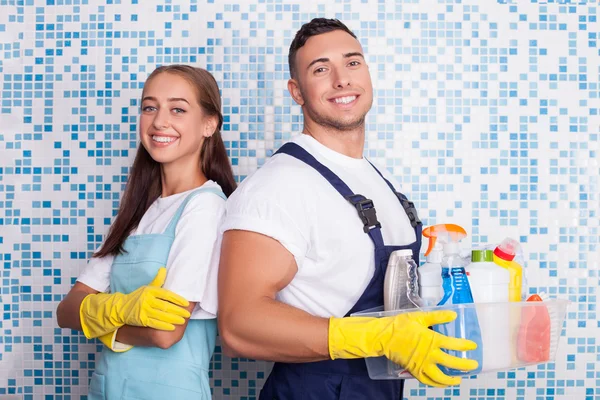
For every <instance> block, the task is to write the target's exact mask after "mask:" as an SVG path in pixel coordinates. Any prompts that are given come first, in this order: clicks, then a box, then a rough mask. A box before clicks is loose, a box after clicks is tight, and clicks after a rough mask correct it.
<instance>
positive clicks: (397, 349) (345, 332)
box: [329, 311, 478, 387]
mask: <svg viewBox="0 0 600 400" xmlns="http://www.w3.org/2000/svg"><path fill="white" fill-rule="evenodd" d="M455 319H456V313H455V312H454V311H430V312H412V313H405V314H399V315H397V316H395V317H385V318H367V317H350V318H330V319H329V355H330V356H331V359H332V360H335V359H336V358H363V357H379V356H386V357H387V358H388V359H390V360H392V361H393V362H395V363H396V364H399V365H401V366H402V367H403V368H405V369H406V370H407V371H408V372H410V373H411V374H412V375H413V376H414V377H415V378H417V379H418V380H419V381H420V382H422V383H424V384H426V385H429V386H435V387H444V386H450V385H458V384H459V383H460V381H461V378H460V377H457V376H448V375H445V374H444V373H443V372H442V371H441V370H440V369H439V367H438V364H439V365H443V366H445V367H448V368H454V369H458V370H461V371H471V370H474V369H476V368H477V366H478V363H477V361H475V360H470V359H462V358H458V357H454V356H451V355H449V354H447V353H445V352H443V351H442V348H444V349H447V350H457V351H467V350H475V349H476V348H477V344H476V343H475V342H473V341H470V340H466V339H457V338H453V337H448V336H444V335H441V334H439V333H437V332H434V331H432V330H431V329H428V327H429V326H432V325H437V324H444V323H446V322H450V321H453V320H455Z"/></svg>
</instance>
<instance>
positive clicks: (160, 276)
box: [79, 268, 190, 339]
mask: <svg viewBox="0 0 600 400" xmlns="http://www.w3.org/2000/svg"><path fill="white" fill-rule="evenodd" d="M166 276H167V270H166V269H165V268H161V269H159V270H158V273H157V274H156V277H154V280H153V281H152V282H151V283H150V284H149V285H147V286H141V287H139V288H138V289H136V290H135V291H133V292H131V293H130V294H123V293H97V294H90V295H88V296H86V297H85V298H84V299H83V301H82V302H81V308H80V309H79V316H80V320H81V327H82V329H83V333H84V334H85V337H87V338H88V339H92V338H97V337H100V336H103V335H105V334H107V333H109V332H114V331H115V330H116V329H117V328H119V327H121V326H123V325H132V326H144V327H148V328H154V329H160V330H164V331H172V330H174V329H175V326H174V325H183V324H184V323H185V319H184V318H189V317H190V313H189V311H188V310H186V309H185V308H183V307H187V306H188V305H189V302H188V301H187V300H186V299H184V298H183V297H181V296H179V295H177V294H175V293H173V292H171V291H169V290H167V289H163V288H161V286H162V285H163V283H164V281H165V277H166Z"/></svg>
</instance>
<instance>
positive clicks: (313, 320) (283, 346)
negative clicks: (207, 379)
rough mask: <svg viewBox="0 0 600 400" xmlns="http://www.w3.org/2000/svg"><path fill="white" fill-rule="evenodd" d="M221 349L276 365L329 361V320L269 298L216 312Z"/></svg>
mask: <svg viewBox="0 0 600 400" xmlns="http://www.w3.org/2000/svg"><path fill="white" fill-rule="evenodd" d="M219 312H220V314H219V332H220V335H221V339H222V341H223V344H224V346H225V347H226V348H227V349H229V350H230V351H232V352H234V353H236V354H238V355H240V356H243V357H248V358H254V359H258V360H269V361H279V362H292V363H294V362H298V363H299V362H312V361H321V360H328V359H329V346H328V331H329V319H327V318H320V317H315V316H313V315H310V314H308V313H307V312H305V311H302V310H300V309H297V308H295V307H292V306H289V305H287V304H283V303H281V302H279V301H277V300H273V299H270V298H268V297H264V298H261V299H260V300H257V301H255V302H253V303H251V304H248V303H246V304H243V305H242V304H240V305H238V306H236V307H235V309H234V310H231V312H221V310H220V311H219Z"/></svg>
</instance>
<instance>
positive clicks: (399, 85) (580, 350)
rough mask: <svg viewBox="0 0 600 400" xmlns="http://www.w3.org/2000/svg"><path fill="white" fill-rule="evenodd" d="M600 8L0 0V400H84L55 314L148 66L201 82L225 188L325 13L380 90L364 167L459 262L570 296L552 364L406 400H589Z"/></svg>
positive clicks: (114, 188) (239, 364)
mask: <svg viewBox="0 0 600 400" xmlns="http://www.w3.org/2000/svg"><path fill="white" fill-rule="evenodd" d="M598 10H599V6H598V4H597V2H596V1H585V0H582V1H577V2H575V1H572V2H569V1H536V0H531V1H530V0H519V1H518V4H517V1H516V0H515V1H512V2H506V1H493V0H485V1H480V0H423V1H417V0H404V1H395V2H393V1H374V0H369V1H361V0H356V1H339V0H338V1H322V2H320V3H317V2H309V1H294V2H287V1H286V2H282V1H271V0H269V1H264V0H263V1H255V2H245V1H240V2H239V3H231V2H221V1H207V2H199V1H197V0H187V1H183V0H163V1H156V0H123V1H122V0H105V1H100V0H45V1H43V0H35V1H34V0H0V85H1V93H2V100H1V108H0V118H1V124H0V149H1V151H0V154H1V157H0V260H2V264H1V274H2V292H1V297H0V303H1V307H2V321H1V323H0V330H1V335H0V349H1V350H0V398H2V395H7V394H18V395H19V396H17V398H21V397H24V398H26V399H80V398H83V397H82V396H83V395H85V393H86V388H87V380H88V376H89V375H90V373H91V371H92V369H93V367H94V360H95V357H96V354H95V351H96V350H97V349H98V348H99V347H98V346H97V345H96V344H95V343H93V342H89V341H87V340H85V338H84V337H83V336H82V335H81V334H78V333H75V332H70V331H67V330H61V329H59V328H58V327H57V325H56V322H55V315H54V310H55V308H56V305H57V303H58V302H59V301H60V299H61V298H62V296H63V295H64V294H65V293H66V292H67V291H68V290H69V288H70V287H71V285H72V284H73V282H74V278H75V277H76V276H77V275H78V272H79V271H80V270H81V268H82V267H83V265H84V264H85V262H86V259H87V258H88V257H89V256H90V252H91V251H92V250H93V249H95V248H96V247H97V246H98V245H99V243H100V242H101V240H102V238H103V235H104V234H105V233H106V231H107V229H108V226H109V223H110V221H111V217H113V216H114V213H115V211H116V209H117V205H118V200H119V194H120V192H121V190H122V188H123V183H124V182H125V179H126V174H127V168H128V166H129V165H130V163H131V161H132V156H133V154H134V152H135V148H136V142H137V139H136V132H137V127H136V124H137V115H138V106H139V101H138V98H139V96H140V92H141V90H140V89H141V88H142V84H143V82H144V80H145V78H146V76H147V75H148V74H149V72H151V71H152V69H153V68H154V67H155V66H156V65H157V64H168V63H191V64H194V65H199V66H203V67H205V68H207V69H208V70H210V71H212V72H213V73H214V75H215V76H216V78H217V80H218V82H219V84H220V86H221V88H222V91H223V103H224V113H225V118H226V124H225V128H224V130H225V132H224V136H225V139H226V141H227V143H226V144H227V148H228V149H229V151H230V155H231V160H232V162H233V164H234V167H235V172H236V173H237V174H238V176H239V177H240V179H243V178H244V177H245V176H246V175H247V174H249V173H251V172H252V171H254V170H255V169H256V168H258V167H260V165H262V164H263V163H264V161H265V159H267V158H268V157H269V156H270V155H271V154H272V153H273V150H274V149H276V148H278V147H279V146H280V145H281V144H282V143H283V141H285V140H286V139H287V138H288V137H289V135H290V134H291V133H292V132H296V131H298V130H299V129H301V124H302V123H301V121H302V119H301V115H300V109H299V108H298V107H297V106H295V105H293V104H292V101H291V100H290V97H289V95H288V93H287V90H286V89H285V88H286V79H287V78H288V73H287V70H288V69H287V50H288V46H289V43H290V41H291V39H292V37H293V35H294V33H295V31H296V30H297V29H298V28H299V27H300V25H301V24H302V23H303V22H306V21H308V20H309V19H310V18H312V17H316V16H328V17H337V18H340V19H341V20H343V21H345V22H346V23H347V24H348V25H349V26H350V27H351V28H353V29H354V31H355V32H356V33H357V35H358V36H359V37H360V39H361V42H362V44H363V46H364V48H365V51H366V53H367V54H368V58H367V59H368V62H369V64H370V68H371V74H372V76H373V80H374V86H375V102H374V107H373V109H372V111H371V113H370V115H369V117H368V126H367V130H368V143H367V151H366V154H367V155H368V156H370V157H371V158H372V159H374V160H376V161H377V162H380V163H384V164H385V165H387V167H388V168H389V169H390V170H391V171H392V172H393V173H394V174H395V175H396V176H397V177H398V178H399V179H400V180H401V182H402V183H403V187H404V191H405V192H406V193H407V194H409V196H410V197H411V198H412V199H413V200H414V201H415V202H416V203H417V205H418V208H419V209H420V214H421V217H422V218H423V219H424V222H425V223H426V224H432V223H440V222H455V223H460V224H462V225H463V226H465V228H467V230H468V232H469V233H470V237H469V238H468V240H467V242H466V243H465V246H467V247H468V246H469V245H471V244H472V243H473V244H481V243H492V242H498V241H500V240H502V239H503V238H504V237H505V236H513V237H518V238H519V239H520V240H521V242H522V243H523V245H524V247H525V250H526V251H527V274H528V280H529V285H530V291H531V292H536V291H542V290H544V291H547V292H549V293H551V294H552V295H553V296H560V297H564V298H568V299H570V300H572V301H573V302H574V304H573V305H572V307H571V308H570V313H569V314H568V318H567V322H566V324H565V327H564V328H565V329H564V330H563V334H564V335H565V336H564V337H562V338H561V343H560V349H559V352H558V356H557V360H556V363H551V364H547V365H542V366H539V367H529V368H526V369H520V370H517V371H512V372H508V373H498V374H492V375H487V376H480V377H478V378H473V379H468V380H465V381H464V382H463V384H462V385H461V386H460V387H459V388H454V389H431V388H429V389H428V388H425V387H424V386H419V385H417V384H416V382H414V381H411V382H410V383H409V384H408V386H407V390H406V392H405V395H406V397H409V398H411V399H413V398H423V399H425V398H429V399H442V398H449V397H453V398H461V399H467V398H469V399H486V400H488V399H489V400H491V399H494V400H495V399H586V400H587V399H600V366H599V365H600V363H599V361H600V356H599V354H598V353H599V350H600V343H599V341H600V339H597V338H600V323H599V322H598V316H597V310H596V308H597V304H598V298H597V292H598V286H599V283H600V281H599V275H598V262H599V244H598V241H599V209H600V203H599V202H600V200H599V194H598V193H599V175H600V173H599V166H598V132H599V128H600V117H599V116H598V113H599V108H600V101H599V96H600V86H599V83H600V55H599V40H600V37H599V36H600V23H599V22H598V20H597V16H596V15H597V13H598ZM213 361H214V363H213V365H214V369H213V372H212V374H213V378H214V379H213V387H214V394H215V396H214V397H215V399H223V398H241V399H251V398H255V396H256V394H257V392H258V390H259V388H260V386H261V385H262V382H263V380H264V377H265V371H266V370H267V369H268V365H266V364H264V363H259V362H252V361H248V360H229V359H227V358H225V357H223V356H222V355H221V354H220V349H217V353H216V355H215V358H214V360H213Z"/></svg>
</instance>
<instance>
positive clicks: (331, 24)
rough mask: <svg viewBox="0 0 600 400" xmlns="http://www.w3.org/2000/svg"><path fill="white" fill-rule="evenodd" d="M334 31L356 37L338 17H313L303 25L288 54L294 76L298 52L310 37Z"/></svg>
mask: <svg viewBox="0 0 600 400" xmlns="http://www.w3.org/2000/svg"><path fill="white" fill-rule="evenodd" d="M333 31H344V32H346V33H347V34H349V35H350V36H352V37H353V38H354V39H356V35H355V34H354V33H353V32H352V31H351V30H350V29H348V27H347V26H346V25H344V24H343V23H342V22H341V21H339V20H337V19H329V18H313V20H312V21H310V22H307V23H305V24H304V25H302V27H301V28H300V30H299V31H298V32H296V36H295V37H294V40H292V44H290V52H289V54H288V64H289V67H290V76H291V77H292V78H295V77H296V53H297V52H298V49H300V48H301V47H302V46H304V44H305V43H306V41H307V40H308V39H309V38H310V37H312V36H317V35H321V34H323V33H328V32H333Z"/></svg>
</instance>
